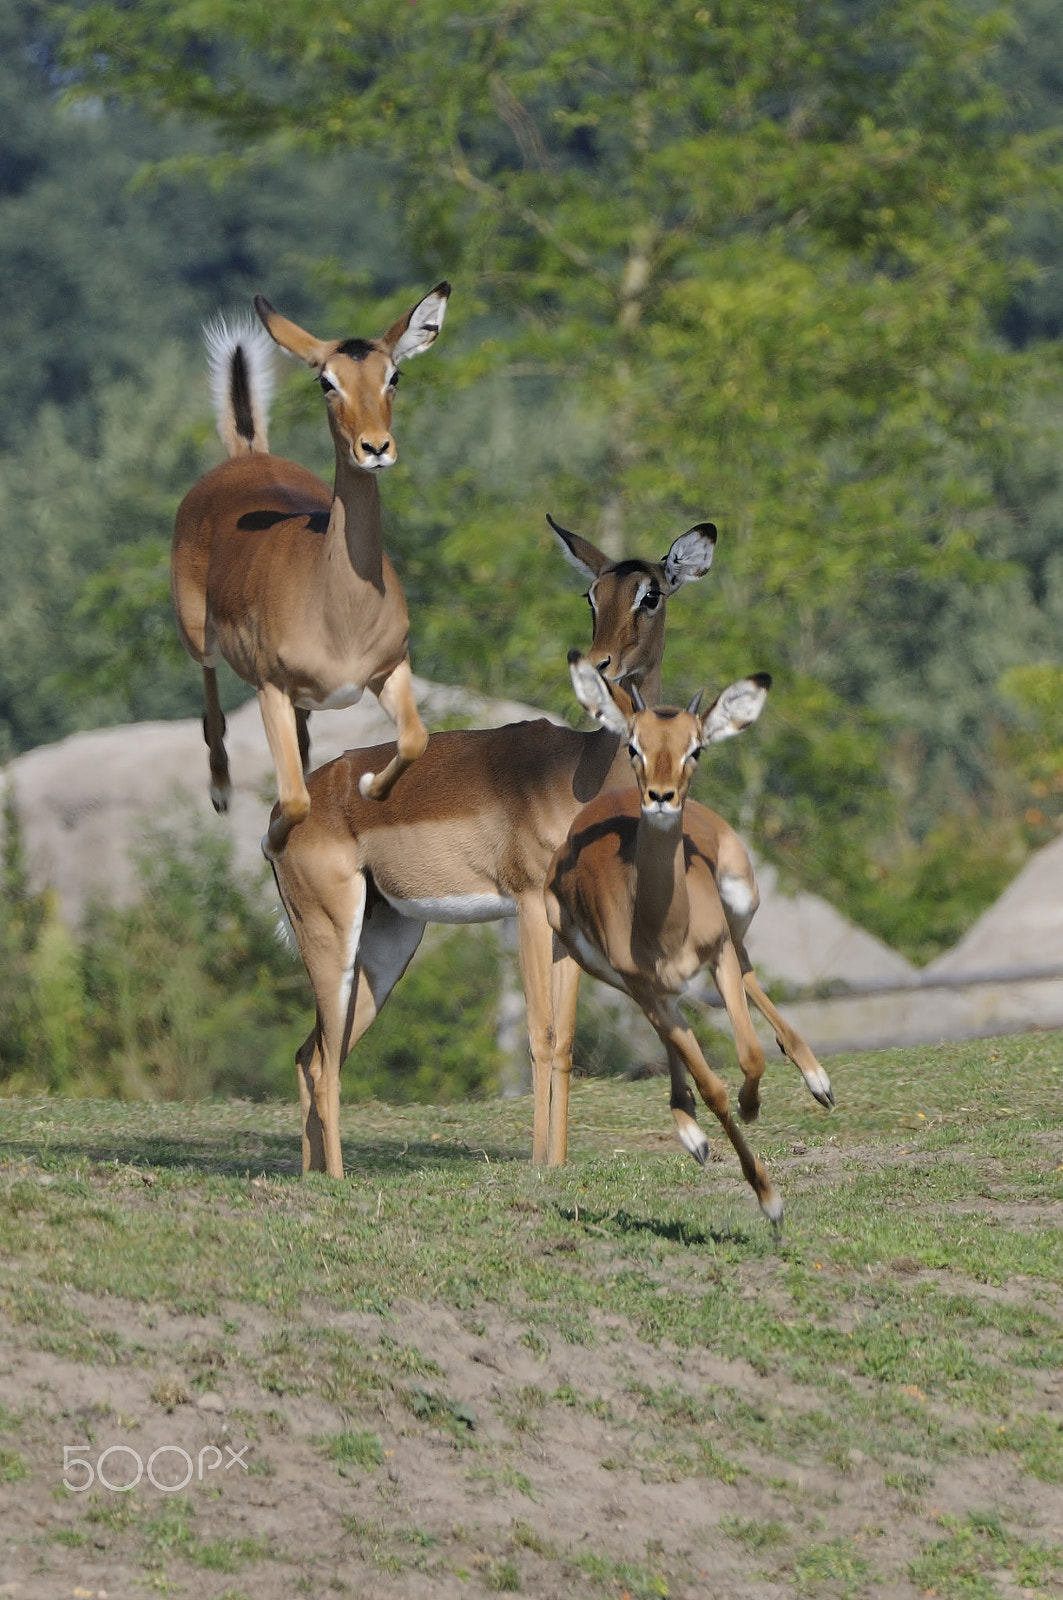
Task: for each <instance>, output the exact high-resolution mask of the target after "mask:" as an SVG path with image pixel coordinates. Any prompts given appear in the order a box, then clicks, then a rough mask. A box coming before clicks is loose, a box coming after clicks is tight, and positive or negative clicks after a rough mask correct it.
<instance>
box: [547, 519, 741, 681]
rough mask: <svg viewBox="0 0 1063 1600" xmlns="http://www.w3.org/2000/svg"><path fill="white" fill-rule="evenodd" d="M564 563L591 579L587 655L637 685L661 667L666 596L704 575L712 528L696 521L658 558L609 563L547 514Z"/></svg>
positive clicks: (603, 670) (611, 678)
mask: <svg viewBox="0 0 1063 1600" xmlns="http://www.w3.org/2000/svg"><path fill="white" fill-rule="evenodd" d="M546 520H547V522H548V523H549V524H550V526H551V528H553V530H554V532H555V533H556V534H557V537H558V538H559V539H560V540H561V544H562V547H563V549H564V553H565V556H566V558H567V559H568V561H570V562H571V564H572V565H573V566H574V567H575V568H576V570H577V571H578V572H582V573H583V575H584V577H587V578H590V580H591V585H590V588H589V589H588V590H587V599H588V601H589V603H590V608H591V614H592V616H593V618H594V638H593V639H592V640H591V647H590V649H589V650H588V651H587V659H588V660H589V661H590V662H592V663H593V665H594V666H596V667H597V668H598V670H599V671H600V672H601V673H602V674H603V675H604V676H605V677H607V678H608V679H609V681H610V682H611V683H624V684H625V686H626V687H628V688H630V686H631V685H632V684H639V683H641V681H642V679H643V678H644V677H645V676H646V674H647V673H650V672H654V671H656V669H657V668H659V667H660V664H661V660H662V658H663V656H664V614H665V608H666V602H667V600H668V597H669V595H673V594H675V592H676V590H677V589H680V588H682V586H683V584H684V583H692V582H693V581H694V579H695V578H703V577H704V576H705V574H706V572H708V570H709V568H710V567H711V566H712V557H713V552H714V550H715V547H716V529H715V527H714V526H713V524H712V523H711V522H699V523H698V524H697V526H696V527H693V528H690V529H688V530H687V532H686V533H683V534H680V536H679V538H678V539H676V541H675V543H674V544H673V545H672V547H671V549H670V550H669V551H668V553H667V555H664V556H662V557H661V559H660V561H642V560H639V559H638V558H632V559H631V560H627V561H610V559H609V557H608V556H606V555H603V554H602V552H601V551H600V550H598V549H596V548H595V546H594V545H592V544H590V543H589V542H588V541H587V540H586V539H581V538H580V537H579V535H578V534H575V533H569V532H568V530H567V529H565V528H561V527H559V526H558V525H557V523H556V522H555V521H554V519H553V517H551V516H548V517H547V519H546Z"/></svg>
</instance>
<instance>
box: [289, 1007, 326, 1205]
mask: <svg viewBox="0 0 1063 1600" xmlns="http://www.w3.org/2000/svg"><path fill="white" fill-rule="evenodd" d="M320 1074H321V1021H320V1018H319V1019H318V1021H317V1022H316V1023H315V1024H314V1027H313V1031H312V1032H311V1033H310V1035H309V1037H308V1038H306V1039H304V1041H303V1043H302V1044H301V1045H300V1047H299V1049H298V1050H297V1051H296V1054H295V1075H296V1077H297V1079H298V1080H299V1110H300V1114H301V1116H302V1125H303V1172H304V1173H307V1172H324V1171H325V1136H324V1130H323V1129H322V1126H321V1119H320V1117H319V1116H318V1114H317V1109H316V1106H315V1102H314V1084H315V1082H316V1081H317V1079H318V1077H319V1076H320Z"/></svg>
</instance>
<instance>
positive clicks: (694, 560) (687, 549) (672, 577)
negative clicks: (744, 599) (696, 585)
mask: <svg viewBox="0 0 1063 1600" xmlns="http://www.w3.org/2000/svg"><path fill="white" fill-rule="evenodd" d="M715 549H716V525H715V523H712V522H698V523H695V525H694V527H692V528H688V529H687V531H686V533H681V534H680V535H679V538H678V539H677V540H676V541H675V543H674V544H673V545H672V548H671V549H670V550H669V552H668V554H667V555H666V556H665V557H664V559H663V561H662V562H661V569H662V571H663V572H664V582H665V588H666V590H667V592H668V593H669V594H674V593H675V591H676V590H677V589H678V588H679V587H680V585H681V584H684V583H693V582H694V580H695V579H696V578H703V577H704V576H705V574H706V572H708V570H709V568H710V567H711V566H712V558H713V554H714V552H715Z"/></svg>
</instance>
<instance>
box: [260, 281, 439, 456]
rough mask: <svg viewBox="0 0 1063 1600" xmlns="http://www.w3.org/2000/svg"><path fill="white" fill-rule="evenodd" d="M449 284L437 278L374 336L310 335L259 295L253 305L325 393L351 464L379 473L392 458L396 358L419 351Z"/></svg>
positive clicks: (429, 340) (428, 340)
mask: <svg viewBox="0 0 1063 1600" xmlns="http://www.w3.org/2000/svg"><path fill="white" fill-rule="evenodd" d="M449 294H450V284H449V283H439V284H437V285H436V287H435V288H434V289H433V290H432V292H431V293H430V294H426V295H425V297H424V299H423V300H419V301H418V302H417V304H416V305H415V306H413V307H412V308H411V309H410V310H409V311H407V312H406V314H405V315H404V316H401V317H400V318H399V320H398V321H397V322H394V323H392V325H391V327H390V328H389V329H388V331H387V332H386V333H382V334H381V336H380V338H379V339H315V338H314V336H313V335H312V334H309V333H305V332H304V331H303V329H302V328H300V327H298V326H297V325H296V323H294V322H289V321H288V319H287V317H282V316H281V315H280V314H279V313H278V312H276V311H274V309H273V307H272V306H271V305H270V303H269V301H268V300H266V299H265V298H264V297H263V296H262V295H260V294H256V296H255V310H256V311H257V313H258V315H259V317H260V318H261V321H262V324H263V326H264V327H265V329H266V331H267V332H268V333H269V335H270V337H271V338H273V339H275V340H276V342H277V344H279V345H280V347H281V349H282V350H287V352H288V354H289V355H293V356H296V357H297V358H298V359H299V360H300V361H305V362H306V364H307V366H308V367H309V368H310V370H311V372H313V373H314V375H315V376H316V378H317V381H318V383H319V384H320V385H321V388H322V389H323V391H324V394H325V400H326V402H327V404H328V415H329V426H330V427H331V429H332V436H333V438H334V440H335V441H336V448H337V450H338V451H339V452H340V454H341V455H344V456H345V457H346V458H347V460H348V461H349V462H350V463H351V465H352V466H355V467H361V468H362V469H363V470H364V471H366V472H380V471H382V470H383V468H384V467H390V466H392V465H393V463H394V461H395V440H394V439H393V438H392V436H391V402H392V400H393V399H394V397H395V390H396V388H397V387H398V382H399V363H400V362H402V361H408V360H409V358H410V357H411V356H419V355H420V354H421V353H422V351H424V350H427V349H428V348H429V346H430V345H433V344H434V343H435V341H436V336H437V335H438V333H439V330H440V328H441V327H442V326H443V317H444V315H445V314H446V309H447V298H448V296H449Z"/></svg>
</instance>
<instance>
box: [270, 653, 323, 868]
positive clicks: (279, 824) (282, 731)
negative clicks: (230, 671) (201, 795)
mask: <svg viewBox="0 0 1063 1600" xmlns="http://www.w3.org/2000/svg"><path fill="white" fill-rule="evenodd" d="M258 704H259V709H260V711H261V712H262V722H263V725H264V726H265V729H266V739H267V741H268V743H269V749H270V755H271V756H272V757H273V765H274V768H275V770H276V773H277V792H278V797H279V799H280V807H281V809H280V813H279V814H278V815H277V816H275V817H273V818H272V819H271V821H270V825H269V828H268V830H267V832H266V837H265V839H264V840H263V841H262V849H263V852H264V853H265V855H266V856H267V858H269V859H272V858H273V857H275V856H279V855H280V853H281V851H282V850H283V849H284V846H285V845H286V844H287V842H288V835H289V834H290V833H291V831H292V829H293V828H294V827H295V825H296V824H297V823H299V822H302V820H303V818H304V817H305V816H306V814H307V812H308V811H309V810H310V796H309V795H308V794H307V792H306V783H305V781H304V779H303V764H302V761H301V759H300V755H299V732H298V726H297V722H296V712H295V707H294V706H293V705H292V703H291V701H290V700H289V698H288V696H287V695H286V694H285V693H284V691H283V689H278V688H276V687H275V685H273V684H272V683H264V684H263V685H262V688H261V689H260V690H259V691H258Z"/></svg>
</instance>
